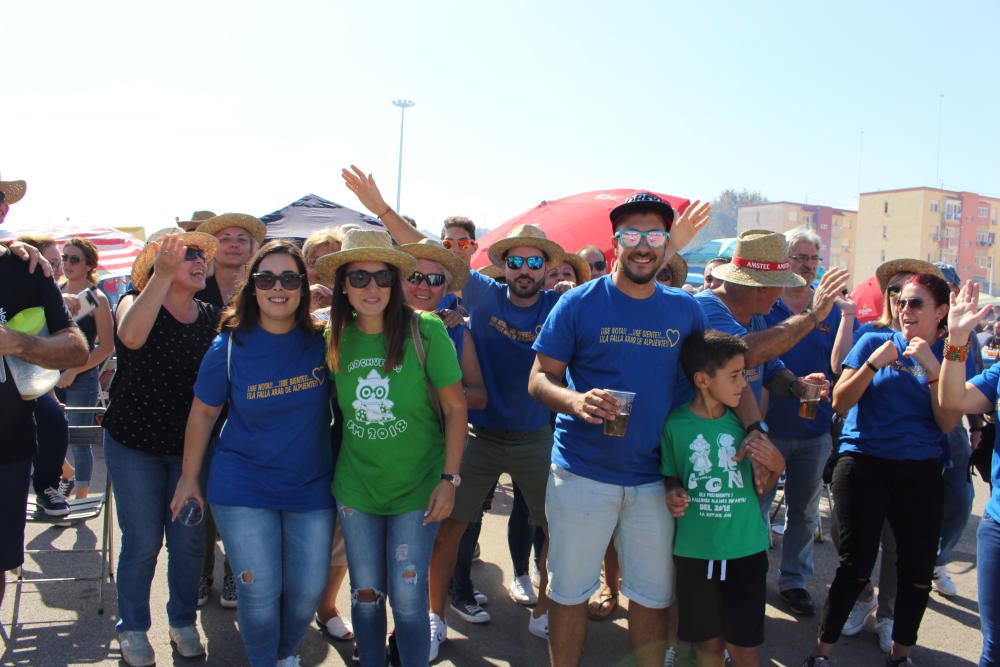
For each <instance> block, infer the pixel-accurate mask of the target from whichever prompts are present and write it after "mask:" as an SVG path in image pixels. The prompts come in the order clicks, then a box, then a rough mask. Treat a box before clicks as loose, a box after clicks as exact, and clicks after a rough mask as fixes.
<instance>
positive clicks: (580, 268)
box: [563, 252, 590, 285]
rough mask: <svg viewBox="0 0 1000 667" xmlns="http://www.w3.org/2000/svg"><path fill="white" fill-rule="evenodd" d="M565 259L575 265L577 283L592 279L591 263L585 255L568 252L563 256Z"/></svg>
mask: <svg viewBox="0 0 1000 667" xmlns="http://www.w3.org/2000/svg"><path fill="white" fill-rule="evenodd" d="M563 261H564V262H566V263H567V264H569V265H570V266H572V267H573V273H575V274H576V284H577V285H582V284H584V283H585V282H587V281H588V280H590V264H588V263H587V260H585V259H584V258H583V257H580V256H579V255H574V254H573V253H571V252H568V253H566V254H565V255H564V256H563Z"/></svg>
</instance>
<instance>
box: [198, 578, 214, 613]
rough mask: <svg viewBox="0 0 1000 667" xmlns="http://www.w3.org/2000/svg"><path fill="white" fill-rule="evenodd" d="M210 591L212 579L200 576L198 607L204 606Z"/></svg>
mask: <svg viewBox="0 0 1000 667" xmlns="http://www.w3.org/2000/svg"><path fill="white" fill-rule="evenodd" d="M211 592H212V580H211V579H209V578H208V577H200V578H199V579H198V603H197V606H198V607H203V606H205V603H206V602H208V596H209V594H210V593H211Z"/></svg>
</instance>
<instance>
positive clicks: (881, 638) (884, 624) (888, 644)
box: [875, 618, 893, 655]
mask: <svg viewBox="0 0 1000 667" xmlns="http://www.w3.org/2000/svg"><path fill="white" fill-rule="evenodd" d="M892 625H893V623H892V619H891V618H878V619H875V634H877V635H878V647H879V648H880V649H882V653H885V654H887V655H888V654H889V653H890V652H891V651H892Z"/></svg>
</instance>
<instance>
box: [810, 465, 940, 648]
mask: <svg viewBox="0 0 1000 667" xmlns="http://www.w3.org/2000/svg"><path fill="white" fill-rule="evenodd" d="M943 497H944V488H943V484H942V481H941V464H940V462H939V461H937V460H930V461H891V460H889V459H881V458H877V457H874V456H867V455H864V454H854V453H848V454H843V455H841V457H840V459H839V460H838V461H837V466H836V468H834V471H833V500H834V504H835V505H836V506H837V517H838V518H837V523H838V526H837V527H838V532H839V534H840V566H839V567H838V568H837V575H836V577H834V580H833V584H832V585H831V586H830V593H829V595H828V596H827V598H826V605H825V606H824V608H823V621H822V624H821V626H820V627H821V632H822V634H821V635H820V639H821V640H822V641H823V642H825V643H828V644H832V643H834V642H836V641H837V639H838V638H839V637H840V632H841V630H842V629H843V627H844V623H845V622H846V621H847V617H848V615H849V614H850V613H851V607H853V606H854V602H855V601H856V600H857V599H858V594H859V593H860V592H861V590H862V589H863V588H864V587H865V584H866V583H867V582H868V577H869V576H871V572H872V568H873V567H874V566H875V559H876V558H877V557H878V545H879V535H880V533H881V531H882V522H883V521H885V520H886V519H888V521H889V525H890V526H891V527H892V531H893V533H894V534H895V536H896V545H897V548H896V553H897V560H896V572H897V578H898V580H899V590H898V592H897V594H896V620H895V624H894V625H893V631H892V638H893V641H895V642H896V643H898V644H901V645H903V646H913V645H914V644H916V643H917V629H918V628H919V627H920V620H921V619H922V618H923V615H924V610H925V609H926V608H927V599H928V597H929V596H930V585H931V579H932V578H933V576H934V562H935V560H936V559H937V548H938V539H939V537H940V533H941V514H942V506H943Z"/></svg>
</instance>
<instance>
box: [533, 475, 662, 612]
mask: <svg viewBox="0 0 1000 667" xmlns="http://www.w3.org/2000/svg"><path fill="white" fill-rule="evenodd" d="M664 495H665V490H664V487H663V482H662V481H657V482H652V483H650V484H641V485H639V486H619V485H616V484H605V483H603V482H597V481H594V480H592V479H588V478H586V477H581V476H579V475H575V474H573V473H571V472H570V471H568V470H566V469H564V468H560V467H559V466H556V465H553V466H552V467H551V470H550V472H549V482H548V488H547V490H546V495H545V513H546V516H547V517H548V521H549V558H548V568H549V597H550V598H552V600H554V601H555V602H557V603H559V604H562V605H576V604H581V603H583V602H586V601H587V600H588V599H589V598H590V596H591V595H593V594H594V592H595V591H596V590H597V589H598V587H599V586H600V577H601V563H602V561H603V560H604V552H605V551H606V550H607V548H608V543H609V542H610V541H611V540H612V538H613V539H614V541H615V548H616V549H617V550H618V562H619V563H620V564H621V569H622V587H621V591H622V593H624V594H625V596H626V597H628V599H629V600H632V601H633V602H637V603H638V604H640V605H642V606H643V607H647V608H649V609H664V608H666V607H668V606H670V604H671V602H672V600H673V588H674V561H673V544H674V519H673V517H671V516H670V513H669V512H668V511H667V506H666V503H665V502H664Z"/></svg>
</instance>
